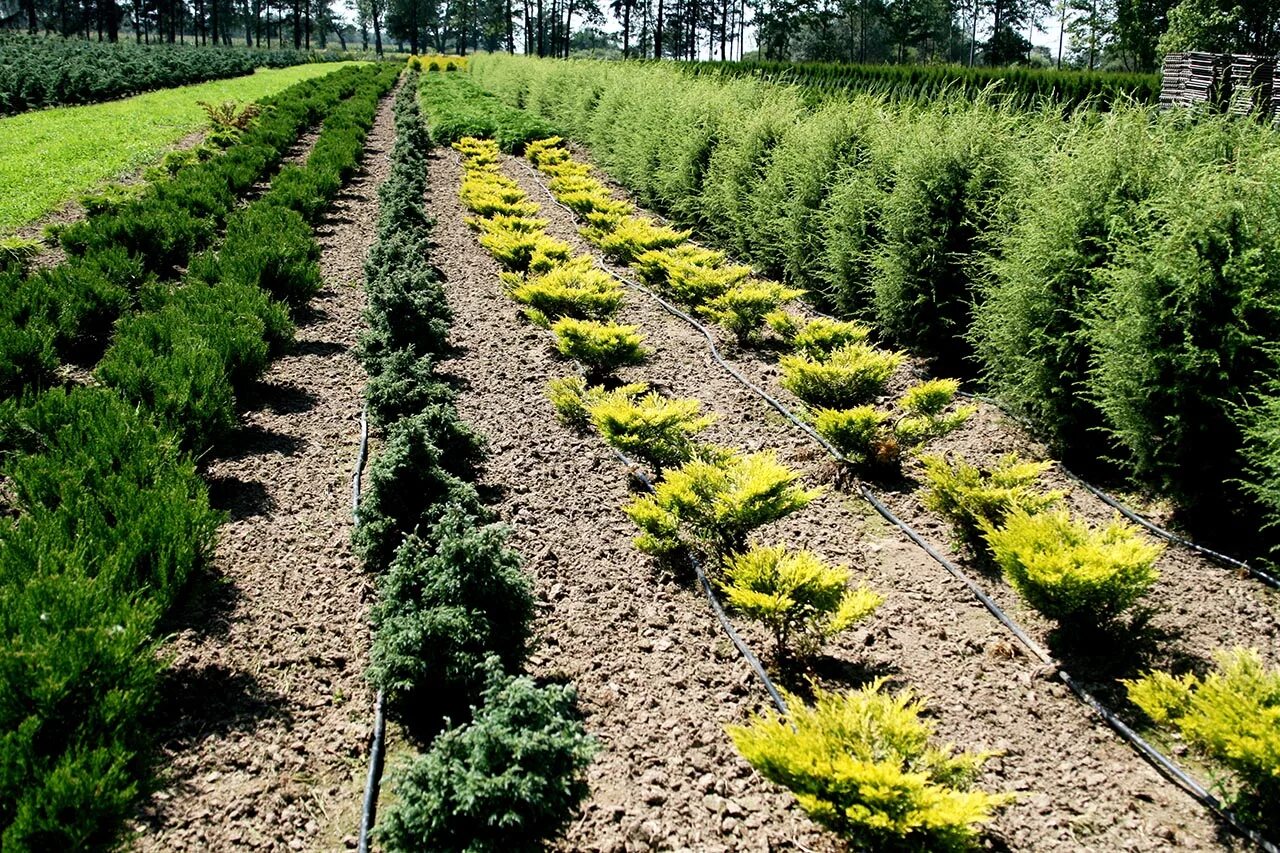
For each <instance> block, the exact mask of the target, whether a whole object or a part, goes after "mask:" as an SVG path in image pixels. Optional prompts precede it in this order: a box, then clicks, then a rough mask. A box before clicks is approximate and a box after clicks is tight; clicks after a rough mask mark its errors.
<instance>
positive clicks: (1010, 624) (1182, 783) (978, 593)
mask: <svg viewBox="0 0 1280 853" xmlns="http://www.w3.org/2000/svg"><path fill="white" fill-rule="evenodd" d="M529 168H530V169H531V171H532V167H529ZM534 175H535V180H537V183H538V185H539V186H540V187H542V189H543V191H544V192H546V193H547V195H548V196H550V197H551V199H552V201H553V202H555V204H557V205H559V206H560V207H561V208H563V209H565V210H567V211H569V212H570V213H573V211H572V209H571V208H569V207H567V206H566V205H563V204H561V203H560V201H559V200H558V199H556V198H555V196H554V195H552V193H551V190H550V189H548V188H547V186H546V185H545V184H543V182H542V181H541V179H539V178H537V175H536V172H534ZM575 217H576V214H575ZM606 271H607V272H608V273H609V274H610V275H611V276H612V277H613V278H614V279H616V280H617V281H619V282H620V283H622V284H623V285H625V286H627V287H629V288H631V289H633V290H636V291H638V292H640V293H643V294H644V295H646V296H648V297H649V298H650V299H652V300H653V301H655V302H657V303H658V304H659V305H660V306H662V308H663V309H665V310H666V311H667V313H669V314H672V315H674V316H676V317H678V318H680V319H681V320H684V321H685V322H686V323H688V324H689V325H690V326H692V327H693V328H694V329H695V330H697V331H698V332H699V333H700V334H701V335H702V337H703V338H705V339H706V341H707V346H708V348H709V349H710V352H711V357H712V358H713V359H714V360H715V361H716V363H717V364H719V365H720V367H721V368H723V369H724V370H725V372H727V373H728V374H729V375H730V376H732V377H733V378H734V379H735V380H737V381H738V382H739V383H740V384H741V385H743V386H744V387H745V388H747V389H748V390H750V391H751V392H752V393H754V394H755V395H756V396H758V397H760V398H761V399H762V400H764V401H765V402H766V403H768V404H769V405H770V406H772V407H773V408H774V409H775V410H776V411H777V412H778V413H779V414H781V415H782V416H783V417H785V418H786V419H787V420H789V421H791V422H792V423H793V424H795V425H796V426H798V427H800V429H802V430H803V431H804V432H805V433H806V434H808V435H809V436H810V437H812V438H813V439H814V440H815V441H817V442H818V443H819V444H821V445H822V446H823V448H824V449H825V450H826V451H827V452H828V453H829V454H830V455H831V456H832V458H834V459H836V460H837V461H840V462H845V463H848V462H849V461H850V460H849V459H848V458H847V457H846V456H845V455H844V454H843V453H841V452H840V451H839V450H838V449H836V448H835V447H834V446H833V445H832V444H831V443H830V442H828V441H827V440H826V439H825V438H823V437H822V436H821V435H819V434H818V432H817V431H816V430H814V429H813V428H812V427H811V426H810V425H809V424H807V423H805V422H804V421H802V420H800V419H799V418H798V417H796V415H795V414H794V413H793V412H792V411H791V410H790V409H789V408H787V406H786V405H785V404H783V403H782V402H780V401H779V400H777V399H776V398H774V397H773V396H772V395H770V394H769V393H768V392H767V391H765V390H763V389H762V388H759V387H758V386H756V385H755V384H754V383H753V382H751V381H750V380H749V379H747V378H746V377H744V376H743V375H742V374H741V373H740V372H738V370H737V369H736V368H735V367H734V366H733V365H731V364H729V363H728V362H727V361H726V360H725V359H724V357H723V356H722V355H721V354H720V350H719V347H717V346H716V342H715V338H714V336H712V334H711V331H710V330H709V329H708V328H707V327H706V326H704V325H703V324H702V323H701V322H700V321H698V320H697V319H695V318H694V317H692V316H691V315H689V314H688V313H687V312H685V311H683V310H682V309H680V308H678V307H677V306H675V305H673V304H671V303H670V302H668V301H667V300H666V299H664V298H663V297H662V296H660V295H658V294H657V293H655V292H653V291H652V290H650V289H649V288H647V287H644V286H643V285H641V284H639V283H638V282H635V281H632V280H630V279H628V278H626V277H624V276H621V275H618V274H617V273H615V272H613V271H612V270H606ZM858 492H859V494H860V495H861V496H862V497H863V498H865V499H866V500H867V501H868V502H869V503H870V504H871V505H872V506H873V507H874V508H875V510H876V512H878V513H879V514H880V515H881V516H882V517H883V518H884V519H885V520H886V521H888V522H890V523H891V524H893V525H894V526H895V527H897V528H898V529H899V530H901V531H902V532H903V533H905V534H906V535H907V537H908V538H909V539H910V540H911V541H912V542H914V543H915V544H916V545H918V546H920V548H922V549H923V550H924V551H925V553H927V554H928V555H929V556H930V557H932V558H933V559H934V560H935V561H936V562H937V563H939V564H940V565H941V566H942V567H943V568H945V569H946V570H947V571H948V572H949V573H950V574H951V575H953V576H954V577H955V578H956V579H958V580H960V581H961V582H962V583H964V585H965V586H966V587H968V589H969V590H970V591H971V592H972V593H973V594H974V595H975V597H977V599H978V600H979V601H980V602H981V603H982V605H983V606H984V607H986V608H987V610H988V611H989V612H990V613H991V614H992V615H993V616H995V617H996V619H997V620H999V622H1000V623H1001V624H1002V625H1004V626H1005V627H1006V628H1007V629H1008V630H1009V631H1010V633H1012V634H1013V635H1014V636H1015V637H1017V638H1018V640H1019V642H1021V643H1022V644H1023V645H1024V646H1025V647H1026V648H1027V649H1028V650H1029V651H1030V652H1031V653H1032V654H1033V655H1035V656H1036V658H1038V659H1039V660H1040V661H1041V663H1042V664H1043V665H1044V666H1048V667H1052V668H1053V669H1054V671H1055V673H1056V675H1057V676H1058V679H1059V680H1060V681H1062V682H1063V684H1065V685H1066V686H1067V687H1068V688H1069V689H1070V690H1071V691H1072V693H1074V694H1075V695H1076V697H1077V698H1078V699H1079V700H1080V701H1081V702H1083V703H1084V704H1085V705H1087V706H1088V707H1089V708H1091V709H1092V710H1093V711H1094V712H1095V713H1096V714H1098V716H1100V717H1101V718H1102V719H1103V721H1104V722H1106V723H1107V725H1109V726H1110V727H1111V728H1112V730H1113V731H1115V732H1116V733H1117V734H1118V735H1120V737H1121V738H1122V739H1124V740H1125V741H1126V742H1127V743H1128V744H1129V745H1130V746H1132V747H1133V748H1134V749H1136V750H1137V751H1138V753H1139V754H1140V755H1141V756H1142V757H1143V758H1145V759H1146V760H1147V761H1148V762H1149V763H1150V764H1151V765H1152V766H1153V767H1155V769H1156V770H1158V771H1159V772H1160V773H1161V774H1162V775H1164V776H1165V778H1167V779H1169V780H1170V781H1171V782H1173V783H1174V784H1176V785H1178V786H1179V787H1181V788H1182V789H1183V790H1184V791H1186V792H1187V793H1188V794H1189V795H1190V796H1191V797H1192V798H1193V799H1195V800H1196V801H1197V802H1199V803H1200V804H1201V805H1203V806H1204V807H1205V808H1208V809H1209V810H1210V811H1212V812H1213V813H1214V814H1216V815H1218V816H1219V817H1220V818H1222V819H1223V820H1224V821H1226V822H1227V824H1228V825H1229V826H1230V827H1231V828H1232V829H1233V830H1234V831H1235V832H1237V833H1238V834H1240V835H1241V836H1243V837H1244V838H1247V839H1248V840H1250V841H1252V842H1253V843H1254V844H1257V845H1258V846H1259V847H1260V848H1261V849H1262V850H1264V851H1266V853H1280V847H1277V846H1276V845H1275V844H1273V843H1271V842H1270V841H1268V840H1267V839H1266V838H1265V837H1263V836H1262V835H1261V834H1259V833H1258V832H1257V831H1256V830H1254V829H1251V828H1250V827H1248V826H1246V825H1245V824H1244V823H1243V822H1242V821H1241V820H1240V819H1239V818H1238V817H1236V815H1235V813H1234V812H1232V811H1231V810H1230V809H1228V808H1227V807H1226V806H1225V805H1224V804H1223V803H1222V802H1221V801H1220V800H1219V799H1218V798H1217V797H1215V796H1214V795H1213V794H1211V793H1210V792H1209V791H1208V790H1206V789H1205V787H1204V786H1203V785H1201V784H1200V783H1199V782H1197V781H1196V780H1195V779H1194V778H1193V777H1192V776H1190V775H1188V774H1187V773H1186V771H1184V770H1183V769H1182V768H1181V767H1179V766H1178V765H1177V764H1176V763H1175V762H1174V761H1173V760H1172V759H1170V758H1169V757H1168V756H1166V755H1165V754H1164V753H1162V752H1161V751H1160V750H1158V749H1156V748H1155V747H1154V746H1152V745H1151V744H1150V743H1148V742H1147V741H1146V739H1144V738H1143V737H1142V736H1141V735H1140V734H1138V733H1137V732H1136V731H1134V730H1133V729H1132V728H1130V727H1129V726H1128V725H1127V724H1125V722H1124V721H1123V720H1121V719H1120V718H1119V717H1118V716H1117V715H1116V714H1115V712H1113V711H1112V710H1111V709H1110V708H1108V707H1107V706H1106V705H1104V704H1103V703H1102V702H1101V700H1099V699H1098V698H1097V697H1096V696H1094V695H1093V694H1092V693H1090V692H1089V690H1088V689H1087V688H1085V687H1084V685H1082V684H1081V683H1080V682H1078V681H1076V680H1075V678H1073V677H1072V676H1071V674H1070V673H1068V672H1067V671H1066V670H1065V669H1063V668H1062V666H1061V664H1059V663H1058V661H1057V660H1055V659H1054V658H1053V656H1052V655H1050V654H1049V652H1048V651H1047V650H1046V649H1045V648H1044V647H1043V646H1041V645H1040V644H1039V643H1037V642H1036V641H1035V640H1033V639H1032V638H1031V637H1030V636H1028V635H1027V633H1026V632H1025V631H1024V630H1022V628H1021V626H1019V625H1018V624H1017V623H1016V622H1015V621H1014V620H1013V619H1012V618H1010V617H1009V615H1008V614H1007V613H1005V612H1004V610H1003V609H1002V608H1001V607H1000V605H998V604H997V603H996V602H995V601H994V600H993V599H992V598H991V597H990V596H988V595H987V594H986V593H985V592H983V591H982V589H981V588H980V587H979V586H978V585H977V583H975V582H974V580H973V579H972V578H970V577H969V576H968V574H966V573H965V572H964V571H963V570H962V569H960V567H959V566H957V565H955V564H954V563H953V562H951V561H950V560H948V559H947V558H946V557H945V556H944V555H943V554H942V553H941V552H939V551H938V550H937V549H936V548H934V547H933V546H932V545H930V544H929V543H928V542H927V541H926V540H925V539H924V537H922V536H921V535H920V534H919V533H918V532H917V531H916V530H915V529H914V528H912V527H911V526H910V525H909V524H907V523H906V522H905V521H903V520H902V519H900V518H898V516H897V515H895V514H894V513H893V511H892V510H890V509H889V508H888V507H887V506H885V504H884V502H883V501H881V500H880V499H879V498H878V497H877V496H876V494H875V493H874V492H872V491H871V489H870V488H868V487H867V486H866V485H865V484H863V483H861V482H859V483H858ZM1116 503H1117V504H1118V503H1119V502H1118V501H1117V502H1116ZM1135 515H1136V513H1135ZM1170 535H1173V534H1170Z"/></svg>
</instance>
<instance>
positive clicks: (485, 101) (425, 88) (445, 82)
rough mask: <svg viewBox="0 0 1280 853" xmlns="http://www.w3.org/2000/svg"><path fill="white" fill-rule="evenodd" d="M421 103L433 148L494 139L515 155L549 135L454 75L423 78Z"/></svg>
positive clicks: (534, 121) (544, 126) (525, 116)
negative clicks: (475, 139)
mask: <svg viewBox="0 0 1280 853" xmlns="http://www.w3.org/2000/svg"><path fill="white" fill-rule="evenodd" d="M422 102H423V106H425V107H426V110H427V117H428V119H429V120H430V123H431V138H432V140H433V141H434V142H435V143H436V144H437V145H451V144H453V143H454V142H457V141H458V140H459V139H462V138H463V137H468V136H469V137H474V138H477V139H495V140H497V142H498V144H499V145H500V146H501V148H502V150H503V151H515V152H519V151H520V150H521V149H522V148H523V147H524V145H525V143H527V142H530V141H531V140H534V139H541V138H542V137H544V136H550V135H551V127H550V126H549V125H548V124H547V123H546V122H545V121H543V120H541V119H539V118H537V117H535V116H533V115H530V114H529V113H527V112H524V111H523V110H517V109H512V108H511V107H510V106H509V105H507V104H505V103H503V102H502V101H501V100H500V99H498V98H496V97H494V96H493V95H491V94H489V93H488V92H486V91H484V90H483V89H481V88H480V87H478V86H476V85H475V84H474V83H472V82H471V81H470V80H468V79H466V78H465V77H462V76H459V75H458V74H456V73H453V74H429V75H427V76H425V77H424V78H423V79H422Z"/></svg>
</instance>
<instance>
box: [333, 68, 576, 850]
mask: <svg viewBox="0 0 1280 853" xmlns="http://www.w3.org/2000/svg"><path fill="white" fill-rule="evenodd" d="M416 82H417V75H416V74H412V73H411V75H410V77H409V80H408V81H407V84H406V86H405V87H404V89H403V90H402V91H401V94H400V96H399V97H398V98H397V101H396V130H397V136H396V144H395V148H394V151H393V156H392V169H391V174H390V177H389V178H388V179H387V181H386V182H385V183H384V184H383V186H382V188H381V190H380V198H381V209H380V214H379V221H378V240H377V242H376V243H375V244H374V246H373V248H372V249H371V250H370V254H369V257H368V260H367V262H366V272H367V280H368V284H367V292H368V309H367V312H366V319H367V321H368V325H369V328H368V331H367V332H366V334H365V337H364V339H363V341H362V344H361V352H360V355H361V359H362V361H363V363H364V366H365V368H366V370H367V371H368V374H369V383H368V385H367V388H366V400H367V405H368V412H369V416H370V418H371V420H372V422H373V423H374V424H375V425H376V426H377V427H378V428H379V430H380V431H381V433H382V440H381V449H380V451H379V453H378V454H377V456H376V457H375V458H374V460H373V462H372V463H371V466H370V471H369V477H368V486H367V488H366V489H365V491H364V492H363V495H362V498H361V502H360V506H359V510H358V524H357V527H356V533H355V544H356V550H357V553H358V554H359V556H360V557H361V559H362V560H363V562H364V566H365V569H366V570H367V571H368V572H370V573H372V574H373V575H374V577H375V583H376V585H377V601H376V603H375V604H374V607H373V614H372V618H373V644H372V652H371V659H372V660H371V667H370V671H369V677H370V680H371V682H372V684H373V685H374V687H376V688H377V689H378V690H379V691H380V692H381V693H382V694H383V695H385V697H386V701H387V708H388V711H389V713H390V715H391V717H392V718H393V719H395V720H396V721H398V722H399V723H400V724H401V725H402V726H403V727H404V730H405V731H406V732H407V733H408V734H409V736H410V737H411V738H412V740H413V741H414V742H415V743H418V744H421V745H423V751H422V753H421V754H420V755H418V756H416V757H414V758H413V759H412V760H410V761H407V762H405V763H403V764H402V765H401V766H399V767H398V768H396V770H395V776H394V784H393V793H392V805H391V807H390V808H389V809H388V810H387V811H386V813H385V815H384V816H383V818H382V820H381V821H380V823H379V825H378V830H377V835H378V840H379V841H380V842H381V844H382V845H383V846H384V847H385V849H387V850H395V851H409V850H440V851H463V850H474V849H479V848H481V847H483V848H485V849H489V848H492V849H497V848H498V847H514V848H515V849H521V847H523V848H524V849H531V847H532V845H535V844H537V843H538V839H542V838H546V837H550V836H552V835H554V834H555V833H556V832H557V831H558V830H559V829H560V828H561V827H562V826H563V825H564V824H565V822H567V820H568V819H569V818H570V816H571V815H572V812H573V809H574V808H575V807H576V805H577V803H578V801H579V800H580V799H581V798H582V797H583V796H584V794H585V792H586V788H585V783H584V781H583V779H582V770H583V768H584V766H585V765H586V764H587V763H588V762H589V761H590V759H591V756H592V754H593V753H594V751H595V747H594V742H593V740H592V739H591V738H590V737H589V736H588V735H587V734H586V733H585V731H584V729H583V727H582V724H581V722H580V721H579V720H578V719H577V717H576V714H575V712H574V704H575V696H574V691H573V689H572V687H571V686H568V685H558V684H552V685H542V686H540V685H538V684H536V683H535V682H534V681H533V680H532V679H531V678H529V677H528V676H525V675H522V674H521V672H522V669H523V666H524V663H525V660H526V658H527V656H528V654H529V652H530V650H531V646H532V642H533V635H532V617H533V598H532V594H531V590H530V584H529V581H528V579H527V577H525V576H524V575H523V574H522V573H521V571H520V557H519V555H518V554H517V553H516V552H515V551H514V550H512V549H511V548H510V547H508V545H507V544H506V540H507V538H508V535H509V534H508V531H507V529H506V528H504V527H503V526H501V525H499V524H496V523H494V516H493V513H492V512H491V511H490V510H489V509H488V508H487V507H486V506H485V504H484V503H483V502H482V500H481V497H480V494H479V492H478V491H477V489H476V486H475V484H474V482H473V481H474V479H475V475H476V468H477V466H479V465H480V464H482V462H483V460H484V456H485V442H484V440H483V439H482V438H481V437H480V436H479V435H478V434H477V433H476V432H474V431H473V430H472V429H471V428H470V427H468V426H467V425H466V424H464V423H463V422H462V421H461V420H460V418H459V416H458V413H457V410H456V409H455V407H454V404H453V399H454V392H453V390H452V389H451V388H450V387H449V385H447V384H446V383H445V382H444V381H443V380H442V378H441V377H440V376H439V375H438V374H437V372H436V368H435V360H436V359H438V358H440V357H441V356H443V355H445V354H447V353H448V352H449V345H448V342H447V334H448V330H449V326H450V322H451V319H452V317H451V314H450V311H449V307H448V305H447V303H446V301H445V297H444V291H443V288H442V286H441V283H440V282H439V280H438V279H437V276H436V273H435V270H434V269H433V267H432V266H431V257H432V253H433V250H432V243H431V227H430V220H429V219H428V218H427V216H426V214H425V211H424V210H423V196H424V193H425V191H426V183H427V169H426V158H427V156H428V154H429V152H430V145H429V142H428V138H427V136H426V130H425V126H424V124H423V122H422V118H421V113H420V111H419V108H418V105H417V92H416V85H415V84H416ZM362 843H365V842H362Z"/></svg>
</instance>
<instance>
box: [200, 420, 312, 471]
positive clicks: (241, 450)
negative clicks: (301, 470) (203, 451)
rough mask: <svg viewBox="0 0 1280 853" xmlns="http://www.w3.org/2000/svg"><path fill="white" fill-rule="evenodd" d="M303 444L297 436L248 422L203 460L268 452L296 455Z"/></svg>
mask: <svg viewBox="0 0 1280 853" xmlns="http://www.w3.org/2000/svg"><path fill="white" fill-rule="evenodd" d="M305 446H306V441H305V440H304V439H302V438H300V437H298V436H295V435H286V434H285V433H282V432H276V431H275V430H270V429H265V428H263V427H260V426H255V425H253V424H250V425H247V426H243V427H241V428H240V431H239V432H238V433H236V436H235V439H234V440H232V441H229V442H227V446H225V447H223V448H220V449H218V450H216V451H215V452H214V453H213V454H211V456H210V457H208V458H207V459H206V460H205V461H206V463H207V462H208V461H211V460H213V459H222V460H233V459H248V458H249V457H250V456H265V455H267V454H270V453H278V454H280V455H281V456H297V455H298V454H299V453H300V452H302V449H303V447H305Z"/></svg>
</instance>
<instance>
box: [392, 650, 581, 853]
mask: <svg viewBox="0 0 1280 853" xmlns="http://www.w3.org/2000/svg"><path fill="white" fill-rule="evenodd" d="M486 669H487V682H486V686H485V691H484V696H483V701H482V703H481V704H480V705H479V706H478V707H477V708H476V709H475V712H474V714H473V716H472V719H471V722H469V723H468V724H466V725H464V726H460V727H458V728H453V729H449V730H448V731H446V732H445V733H444V734H442V735H440V736H439V737H437V738H436V740H435V741H434V742H433V744H432V746H431V749H430V750H429V751H428V752H426V753H425V754H423V755H422V756H419V757H418V758H416V759H415V760H413V761H412V762H411V763H410V764H408V765H407V766H405V767H404V768H403V769H401V770H400V772H399V773H398V774H396V776H395V782H394V790H395V794H396V800H395V805H393V806H392V807H391V809H389V810H388V811H387V813H386V815H385V817H383V819H382V821H381V822H380V823H379V836H380V837H381V839H382V842H383V844H385V845H386V848H387V850H389V851H393V853H401V851H403V853H408V851H418V850H438V851H441V853H536V851H539V850H542V849H543V848H544V839H547V838H551V837H553V836H554V835H555V834H556V833H558V832H559V831H560V830H561V829H563V828H564V827H565V826H566V825H567V824H568V823H569V821H570V820H571V819H572V815H573V812H574V810H575V809H576V807H577V806H578V804H579V803H580V802H582V800H583V799H584V798H585V797H586V796H587V792H588V789H587V783H586V779H585V778H584V771H585V769H586V766H587V765H588V764H589V763H590V762H591V759H592V757H593V756H594V755H595V752H596V748H597V747H596V744H595V740H594V739H593V738H592V737H591V736H590V735H588V734H587V733H586V731H585V730H584V729H583V727H582V723H581V722H580V721H579V718H578V715H577V713H576V709H575V705H576V697H575V695H574V691H573V688H572V687H564V686H559V685H549V686H547V687H538V686H537V685H536V684H534V682H533V680H532V679H530V678H528V677H525V676H519V677H512V676H508V675H504V674H503V672H502V667H501V664H500V663H499V662H498V661H497V660H496V659H491V661H490V662H489V663H488V664H487V666H486Z"/></svg>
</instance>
